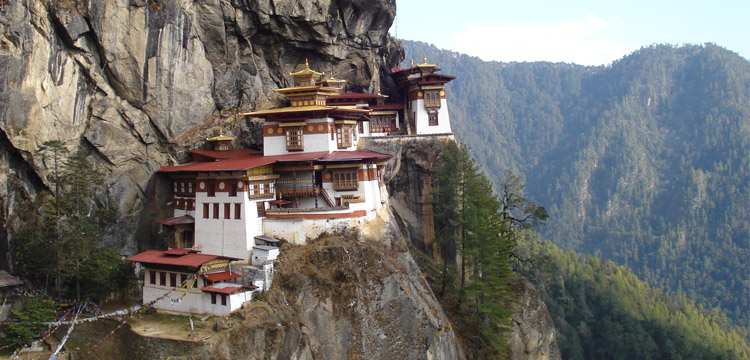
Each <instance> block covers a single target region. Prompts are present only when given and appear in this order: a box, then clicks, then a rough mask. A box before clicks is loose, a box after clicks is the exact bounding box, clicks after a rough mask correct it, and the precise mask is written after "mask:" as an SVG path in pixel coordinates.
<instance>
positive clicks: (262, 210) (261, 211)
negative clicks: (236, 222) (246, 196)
mask: <svg viewBox="0 0 750 360" xmlns="http://www.w3.org/2000/svg"><path fill="white" fill-rule="evenodd" d="M237 205H239V204H237ZM256 205H257V207H258V217H264V216H266V205H265V203H264V202H262V201H261V202H258V203H256ZM238 219H239V218H238Z"/></svg>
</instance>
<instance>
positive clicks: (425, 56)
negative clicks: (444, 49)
mask: <svg viewBox="0 0 750 360" xmlns="http://www.w3.org/2000/svg"><path fill="white" fill-rule="evenodd" d="M422 64H427V55H424V60H422Z"/></svg>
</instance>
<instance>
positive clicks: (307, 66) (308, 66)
mask: <svg viewBox="0 0 750 360" xmlns="http://www.w3.org/2000/svg"><path fill="white" fill-rule="evenodd" d="M309 68H310V64H308V63H307V58H305V69H309Z"/></svg>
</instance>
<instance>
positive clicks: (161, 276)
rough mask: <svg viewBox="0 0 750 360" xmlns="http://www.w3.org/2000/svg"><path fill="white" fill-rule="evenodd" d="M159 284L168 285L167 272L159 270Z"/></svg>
mask: <svg viewBox="0 0 750 360" xmlns="http://www.w3.org/2000/svg"><path fill="white" fill-rule="evenodd" d="M159 286H167V273H166V272H164V271H159Z"/></svg>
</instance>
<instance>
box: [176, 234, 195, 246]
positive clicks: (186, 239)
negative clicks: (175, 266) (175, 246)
mask: <svg viewBox="0 0 750 360" xmlns="http://www.w3.org/2000/svg"><path fill="white" fill-rule="evenodd" d="M179 240H180V243H179V245H180V247H181V248H183V249H190V248H192V247H193V245H195V234H194V233H193V231H192V230H182V232H180V239H179Z"/></svg>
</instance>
